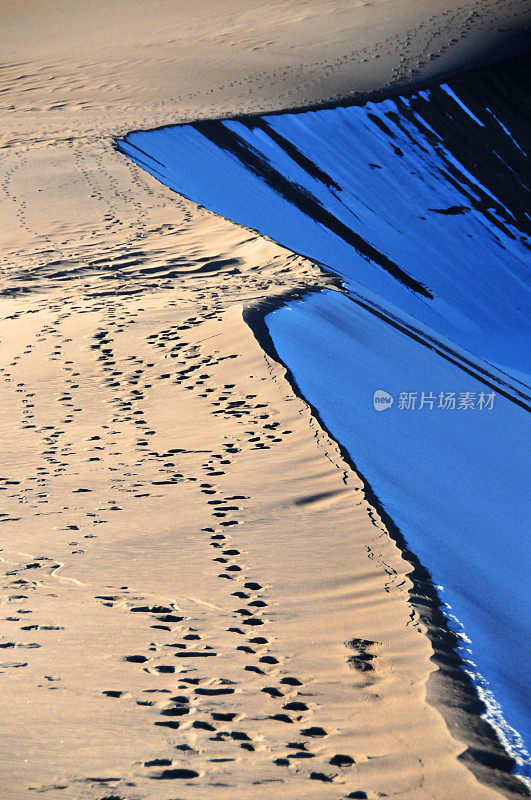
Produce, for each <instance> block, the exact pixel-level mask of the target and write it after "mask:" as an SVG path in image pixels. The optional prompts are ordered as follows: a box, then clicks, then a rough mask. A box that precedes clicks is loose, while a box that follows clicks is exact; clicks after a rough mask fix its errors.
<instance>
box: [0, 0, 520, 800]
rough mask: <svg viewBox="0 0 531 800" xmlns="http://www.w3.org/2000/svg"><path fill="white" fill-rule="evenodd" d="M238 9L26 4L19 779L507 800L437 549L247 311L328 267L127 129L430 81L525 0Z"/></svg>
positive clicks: (9, 250)
mask: <svg viewBox="0 0 531 800" xmlns="http://www.w3.org/2000/svg"><path fill="white" fill-rule="evenodd" d="M239 7H240V9H241V4H238V3H235V2H224V3H219V4H218V3H213V2H195V3H191V2H190V3H186V2H185V3H183V2H181V3H169V2H160V3H145V2H140V0H137V1H136V2H127V3H125V2H117V3H113V4H112V5H111V4H104V3H97V2H93V3H89V2H87V3H78V4H70V3H59V2H55V3H37V2H21V3H14V2H11V3H7V4H5V5H4V8H3V10H2V16H3V19H2V23H3V24H2V32H1V34H0V36H1V38H2V52H3V64H2V68H1V74H2V95H1V97H2V108H1V112H0V114H1V119H2V126H1V134H0V136H1V139H0V141H1V144H2V148H3V149H2V157H1V160H0V184H1V186H2V190H3V191H2V196H1V197H0V214H1V218H2V226H1V229H0V242H1V261H0V265H1V269H2V279H1V285H0V289H1V297H0V342H1V349H0V353H1V363H0V370H1V371H0V375H1V377H2V380H1V382H0V392H1V398H0V401H1V404H2V405H1V407H2V415H1V417H0V451H1V453H2V466H1V469H0V473H1V474H0V477H1V481H0V489H1V490H2V495H1V499H2V502H1V508H0V512H1V514H2V516H0V522H1V523H2V525H1V532H2V540H1V547H2V550H1V551H0V576H1V586H2V594H1V600H0V602H1V611H0V647H1V655H0V681H1V684H0V685H1V688H2V691H1V692H0V718H1V719H2V720H3V721H4V724H3V726H2V749H1V754H0V793H1V796H2V797H5V798H7V799H8V800H15V798H16V799H17V800H19V799H20V800H22V799H23V798H34V797H35V796H41V795H42V796H43V797H46V798H51V799H52V800H54V799H55V798H63V799H64V800H73V799H74V798H89V799H90V800H96V799H97V798H103V797H120V798H124V799H125V798H161V799H162V798H164V799H166V800H167V799H168V798H170V797H171V798H176V797H180V798H201V799H202V800H203V799H204V798H218V797H219V798H242V800H243V798H255V797H256V798H279V800H280V799H281V798H282V800H284V799H285V798H290V799H292V800H299V798H301V799H302V798H315V799H316V800H321V798H328V797H330V798H341V797H346V796H348V795H349V794H350V793H352V792H360V793H363V792H364V793H365V794H366V796H367V797H369V798H373V799H374V798H377V797H381V796H389V797H400V798H417V799H418V800H425V799H427V798H441V800H442V799H443V798H444V799H445V800H447V799H448V798H456V800H457V799H458V798H462V797H467V798H478V799H479V798H490V797H492V798H494V797H500V796H502V795H500V792H499V791H498V790H496V789H495V788H492V786H491V787H489V786H488V785H487V784H489V783H490V784H491V785H493V783H494V782H495V781H496V780H497V776H496V774H495V771H494V770H491V769H488V768H480V767H478V765H476V766H475V771H474V773H473V772H472V771H470V770H469V769H468V768H467V767H466V766H465V764H464V763H463V761H462V760H458V756H459V754H461V753H462V752H463V751H464V749H465V747H466V744H465V741H466V743H467V744H469V743H470V741H471V738H470V737H472V738H473V732H471V731H470V730H467V732H466V736H465V733H464V729H465V727H466V726H465V725H464V724H462V719H461V716H462V713H461V711H459V709H455V710H454V712H453V716H452V713H450V714H449V713H446V719H451V720H453V722H451V723H450V728H451V732H450V730H449V727H448V724H447V722H445V719H444V717H443V715H442V713H441V711H440V706H441V704H444V705H445V707H446V709H451V707H452V704H454V705H455V703H456V700H455V696H454V695H453V694H452V685H451V682H445V681H444V680H442V679H440V678H436V679H435V680H434V679H433V675H434V670H435V669H436V667H435V664H434V663H433V662H432V660H431V657H432V655H433V650H432V645H431V643H430V638H429V637H428V636H426V635H425V634H426V624H425V622H424V621H422V620H421V619H420V616H419V613H418V611H417V610H416V609H415V607H414V606H413V605H412V604H411V602H410V596H409V592H410V589H411V585H412V584H411V580H410V578H408V573H410V572H411V566H410V565H409V564H408V563H407V562H406V561H405V560H404V559H403V558H402V556H401V553H400V551H399V548H398V547H397V546H396V545H395V543H394V542H393V540H392V538H391V537H390V536H389V534H388V532H387V531H386V529H385V526H384V525H383V523H382V522H381V520H380V518H379V516H378V514H377V512H376V511H375V510H374V508H372V507H371V504H370V503H369V501H368V499H367V497H366V493H365V491H364V488H363V485H362V483H361V481H360V479H359V478H358V477H357V475H356V474H355V473H354V472H353V470H352V469H351V467H350V466H349V465H348V464H347V463H346V462H345V461H344V459H343V458H342V456H341V454H340V452H339V450H338V448H337V446H336V445H335V443H334V442H333V441H332V440H331V439H330V437H329V436H328V435H327V434H326V432H325V431H323V430H322V429H321V427H320V426H319V424H318V422H317V420H316V419H315V418H314V417H313V416H312V414H311V412H310V409H309V408H308V407H307V405H306V404H305V403H304V402H303V401H302V400H301V399H300V398H298V397H297V395H296V394H295V393H294V392H293V389H292V387H291V386H290V383H289V382H288V381H287V380H286V376H285V374H284V370H283V368H282V366H281V365H279V364H278V363H277V362H276V361H275V360H273V359H272V358H271V357H270V356H268V355H267V354H266V353H264V351H263V349H262V348H261V347H260V345H259V343H258V341H257V338H256V337H255V335H254V333H253V331H252V330H251V328H250V327H249V325H248V324H246V322H245V320H244V311H245V310H246V309H250V308H253V305H255V304H256V303H257V302H258V301H263V299H264V298H275V297H279V296H287V295H288V294H290V293H292V292H296V291H301V290H303V289H305V288H308V287H316V288H317V287H325V286H330V285H331V281H330V279H328V278H326V277H325V276H324V275H323V274H322V272H321V271H320V270H319V269H318V267H317V266H316V265H314V264H312V263H311V262H309V261H307V260H305V259H303V258H301V257H299V256H296V255H293V254H291V253H290V252H289V251H286V250H285V249H283V248H281V247H279V246H277V245H275V244H273V243H271V242H269V241H267V240H266V239H264V238H262V237H260V236H258V235H257V234H255V233H253V232H251V231H247V230H245V229H243V228H239V227H237V226H236V225H233V224H231V223H230V222H228V221H226V220H223V219H220V218H218V217H215V216H214V215H212V214H210V213H208V212H206V211H205V210H203V209H201V208H197V207H196V206H195V205H194V204H193V203H191V202H188V201H185V200H183V199H181V198H179V197H177V196H176V195H174V194H172V193H171V192H170V191H169V190H167V189H165V188H164V187H163V186H161V185H160V184H158V183H157V182H156V181H155V180H154V179H152V178H150V177H149V176H148V175H147V174H145V173H144V172H142V170H140V169H139V168H137V167H136V166H135V165H133V164H132V163H131V162H129V161H128V160H127V159H126V158H125V157H123V156H122V155H120V154H119V153H117V152H116V150H115V149H114V147H113V142H112V138H111V137H112V135H115V134H119V133H124V132H127V131H128V130H130V129H134V128H140V127H152V126H154V125H158V124H163V123H167V122H176V121H178V120H179V119H186V118H193V117H196V116H209V115H214V114H215V115H219V114H228V113H231V114H234V113H238V112H240V111H242V110H246V111H249V110H264V109H268V110H271V109H275V108H280V107H287V106H299V105H303V104H305V103H315V102H322V101H326V100H329V99H330V98H331V97H334V96H336V95H341V96H345V95H346V94H349V93H350V92H352V91H354V92H360V91H369V90H373V89H376V88H380V87H382V86H390V84H391V83H393V82H395V81H396V80H399V79H400V80H404V81H409V80H411V79H415V77H417V76H418V73H416V72H415V70H420V72H421V73H422V71H423V70H424V73H423V74H424V76H425V77H428V76H429V72H430V70H435V71H442V70H445V69H451V68H455V66H456V65H457V64H458V62H459V59H464V58H465V54H466V53H468V54H470V52H473V51H474V47H475V45H474V46H471V42H472V43H474V42H476V43H478V44H477V47H478V48H480V45H481V47H483V45H485V46H486V45H487V44H488V45H489V46H490V44H491V43H492V41H493V40H495V39H496V37H497V36H498V33H497V31H498V30H499V29H505V30H506V31H507V32H510V30H512V29H513V27H514V26H515V25H516V23H517V22H518V21H519V19H518V12H519V10H520V17H521V4H520V3H517V2H504V3H495V2H488V3H486V2H482V3H464V2H463V3H461V4H459V3H452V2H449V3H439V2H433V3H427V4H425V7H424V8H423V9H422V10H421V9H419V4H418V3H416V2H415V3H412V2H411V3H408V2H402V3H389V2H379V3H357V2H356V3H351V2H341V3H339V2H337V3H335V2H331V3H326V4H321V3H310V2H299V3H298V2H274V3H267V4H264V3H247V4H246V6H245V11H244V12H242V11H241V10H240V9H239ZM478 15H479V17H480V19H481V24H480V25H479V23H477V18H478ZM475 20H476V21H475ZM475 30H480V34H477V35H476V34H474V35H476V38H475V39H474V38H473V33H474V31H475ZM452 39H455V40H456V42H455V43H454V44H453V45H451V44H450V42H451V41H452ZM432 54H434V58H432V59H430V58H429V57H430V56H431V55H432ZM452 54H453V55H452ZM377 56H380V58H377ZM364 58H367V59H368V60H367V61H366V62H364V61H363V59H364ZM417 62H423V63H422V64H420V63H417ZM380 64H381V66H380ZM432 64H436V66H432ZM393 70H395V72H393ZM367 665H369V669H367ZM437 674H438V673H437ZM428 684H429V686H428ZM430 687H431V688H430ZM428 695H429V696H428ZM477 746H478V747H479V746H483V745H482V744H481V743H477ZM275 762H277V763H275ZM312 775H313V777H312ZM479 779H481V781H482V782H481V783H480V782H479ZM505 794H507V796H511V795H510V793H504V795H505ZM351 796H352V797H355V796H358V797H363V796H364V795H363V794H359V795H355V794H353V795H351Z"/></svg>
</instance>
